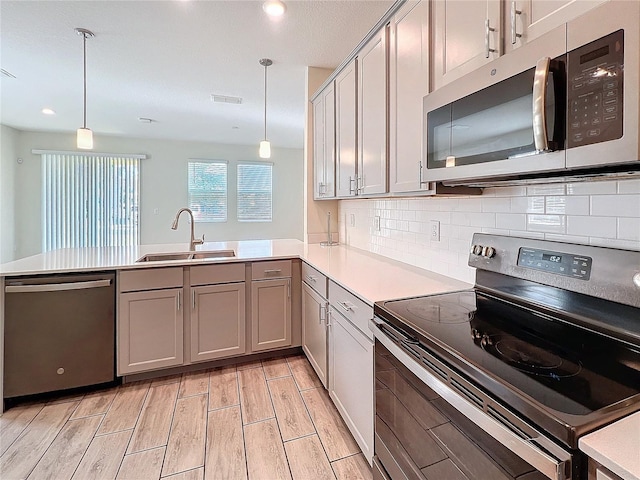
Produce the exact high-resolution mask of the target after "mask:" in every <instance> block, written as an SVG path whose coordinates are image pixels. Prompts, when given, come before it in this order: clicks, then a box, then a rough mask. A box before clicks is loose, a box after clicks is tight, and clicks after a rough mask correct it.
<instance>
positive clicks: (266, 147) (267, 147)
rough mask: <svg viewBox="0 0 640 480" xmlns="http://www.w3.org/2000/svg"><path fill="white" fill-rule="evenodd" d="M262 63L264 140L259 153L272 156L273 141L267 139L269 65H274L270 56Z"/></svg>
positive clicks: (266, 156)
mask: <svg viewBox="0 0 640 480" xmlns="http://www.w3.org/2000/svg"><path fill="white" fill-rule="evenodd" d="M260 65H262V66H263V67H264V140H262V141H261V142H260V150H259V151H258V154H259V155H260V158H271V143H269V140H267V67H269V66H270V65H273V62H272V61H271V60H270V59H268V58H263V59H261V60H260Z"/></svg>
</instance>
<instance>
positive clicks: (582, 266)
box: [518, 247, 592, 280]
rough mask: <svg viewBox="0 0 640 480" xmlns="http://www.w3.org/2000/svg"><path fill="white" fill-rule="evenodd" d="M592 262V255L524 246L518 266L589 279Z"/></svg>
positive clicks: (519, 256) (519, 255)
mask: <svg viewBox="0 0 640 480" xmlns="http://www.w3.org/2000/svg"><path fill="white" fill-rule="evenodd" d="M591 263H592V259H591V257H585V256H583V255H574V254H570V253H561V252H549V251H546V250H537V249H535V248H527V247H522V248H521V249H520V253H519V254H518V266H520V267H526V268H533V269H534V270H541V271H543V272H547V273H553V274H556V275H564V276H567V277H573V278H577V279H580V280H589V277H590V276H591Z"/></svg>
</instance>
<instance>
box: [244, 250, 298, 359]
mask: <svg viewBox="0 0 640 480" xmlns="http://www.w3.org/2000/svg"><path fill="white" fill-rule="evenodd" d="M251 278H252V281H251V351H252V352H258V351H261V350H271V349H274V348H282V347H287V346H290V345H291V342H292V336H291V260H274V261H267V262H256V263H254V264H252V266H251Z"/></svg>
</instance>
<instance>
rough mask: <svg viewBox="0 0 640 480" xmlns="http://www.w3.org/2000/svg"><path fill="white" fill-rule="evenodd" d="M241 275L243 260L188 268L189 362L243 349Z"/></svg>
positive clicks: (243, 285) (243, 275) (217, 356)
mask: <svg viewBox="0 0 640 480" xmlns="http://www.w3.org/2000/svg"><path fill="white" fill-rule="evenodd" d="M244 277H245V267H244V264H242V263H237V264H227V265H203V266H197V267H192V268H191V271H190V278H191V280H190V285H191V315H190V327H191V332H190V337H191V349H190V350H191V352H190V359H191V361H192V362H200V361H204V360H214V359H216V358H221V357H229V356H233V355H241V354H243V353H245V352H246V334H245V324H246V317H245V290H246V287H245V285H246V284H245V282H244Z"/></svg>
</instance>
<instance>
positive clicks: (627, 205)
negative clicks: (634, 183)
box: [591, 195, 640, 217]
mask: <svg viewBox="0 0 640 480" xmlns="http://www.w3.org/2000/svg"><path fill="white" fill-rule="evenodd" d="M591 214H592V215H602V216H611V217H640V195H595V196H593V197H591Z"/></svg>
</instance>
